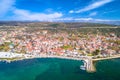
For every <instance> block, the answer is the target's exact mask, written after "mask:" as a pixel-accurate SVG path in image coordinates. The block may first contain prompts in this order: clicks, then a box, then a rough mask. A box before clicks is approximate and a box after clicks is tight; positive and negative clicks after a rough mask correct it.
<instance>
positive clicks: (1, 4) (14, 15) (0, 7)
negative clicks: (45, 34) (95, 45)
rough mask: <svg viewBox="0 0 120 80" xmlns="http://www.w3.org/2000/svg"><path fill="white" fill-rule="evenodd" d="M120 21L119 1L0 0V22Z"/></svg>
mask: <svg viewBox="0 0 120 80" xmlns="http://www.w3.org/2000/svg"><path fill="white" fill-rule="evenodd" d="M11 20H12V21H15V20H17V21H26V20H27V21H56V20H84V21H89V20H99V21H105V20H106V21H116V20H120V0H0V21H11Z"/></svg>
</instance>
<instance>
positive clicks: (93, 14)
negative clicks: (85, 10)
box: [89, 12, 97, 16]
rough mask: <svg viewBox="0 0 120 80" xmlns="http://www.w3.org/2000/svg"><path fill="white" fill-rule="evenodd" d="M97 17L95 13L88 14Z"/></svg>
mask: <svg viewBox="0 0 120 80" xmlns="http://www.w3.org/2000/svg"><path fill="white" fill-rule="evenodd" d="M96 15H97V12H92V13H90V14H89V16H96Z"/></svg>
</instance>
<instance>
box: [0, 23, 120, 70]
mask: <svg viewBox="0 0 120 80" xmlns="http://www.w3.org/2000/svg"><path fill="white" fill-rule="evenodd" d="M119 57H120V26H118V25H108V24H97V23H82V22H73V23H69V22H66V23H63V22H0V60H6V61H14V60H21V59H28V58H65V59H75V60H83V61H84V62H85V65H84V67H85V68H86V70H87V71H89V72H93V71H95V67H94V64H93V62H94V61H97V60H104V59H111V58H119ZM82 67H83V66H82Z"/></svg>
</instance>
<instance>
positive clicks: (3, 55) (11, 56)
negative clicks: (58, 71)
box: [0, 52, 120, 73]
mask: <svg viewBox="0 0 120 80" xmlns="http://www.w3.org/2000/svg"><path fill="white" fill-rule="evenodd" d="M34 58H58V59H69V60H79V61H84V63H86V66H85V68H86V69H85V70H86V71H87V72H90V73H91V72H95V71H96V68H95V65H94V62H96V61H100V60H107V59H115V58H120V55H114V56H111V57H105V58H96V59H92V57H90V56H80V57H67V56H56V55H46V54H41V55H28V54H18V53H10V52H0V61H6V62H8V63H10V62H12V61H18V60H25V59H34Z"/></svg>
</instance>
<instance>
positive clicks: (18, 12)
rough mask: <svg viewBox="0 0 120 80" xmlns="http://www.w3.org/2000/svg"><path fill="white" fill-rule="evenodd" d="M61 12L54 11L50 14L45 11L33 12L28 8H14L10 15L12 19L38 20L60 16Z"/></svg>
mask: <svg viewBox="0 0 120 80" xmlns="http://www.w3.org/2000/svg"><path fill="white" fill-rule="evenodd" d="M62 16H63V14H62V13H58V12H54V13H51V14H45V13H33V12H30V11H28V10H22V9H15V10H14V16H13V17H12V18H13V19H14V20H38V21H48V20H52V19H56V18H60V17H62Z"/></svg>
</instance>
